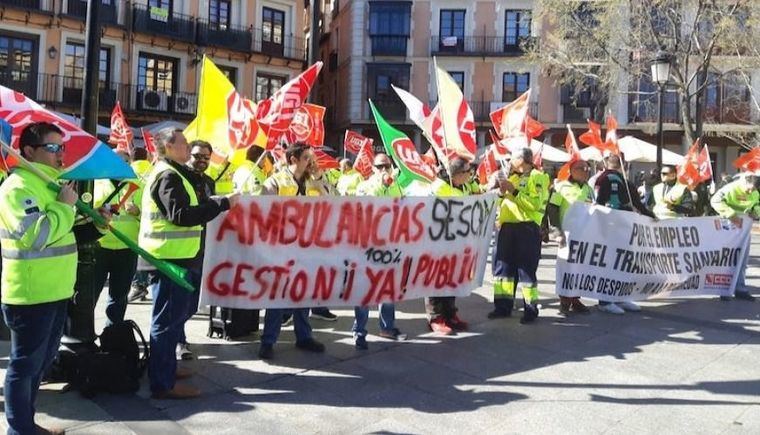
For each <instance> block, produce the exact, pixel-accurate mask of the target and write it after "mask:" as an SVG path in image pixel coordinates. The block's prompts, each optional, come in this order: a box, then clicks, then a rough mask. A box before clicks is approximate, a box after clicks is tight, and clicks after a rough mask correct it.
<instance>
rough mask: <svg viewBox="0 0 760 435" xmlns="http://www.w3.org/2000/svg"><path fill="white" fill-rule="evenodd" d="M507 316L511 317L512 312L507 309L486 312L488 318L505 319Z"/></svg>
mask: <svg viewBox="0 0 760 435" xmlns="http://www.w3.org/2000/svg"><path fill="white" fill-rule="evenodd" d="M507 317H512V313H510V312H509V311H504V310H493V311H491V312H490V313H488V318H489V319H491V320H493V319H506V318H507Z"/></svg>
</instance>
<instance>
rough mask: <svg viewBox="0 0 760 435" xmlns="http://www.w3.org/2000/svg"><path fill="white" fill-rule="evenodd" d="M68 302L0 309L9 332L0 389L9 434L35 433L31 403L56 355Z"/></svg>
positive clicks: (5, 306) (6, 306)
mask: <svg viewBox="0 0 760 435" xmlns="http://www.w3.org/2000/svg"><path fill="white" fill-rule="evenodd" d="M68 302H69V301H68V300H62V301H57V302H48V303H45V304H35V305H6V304H3V305H2V307H3V317H5V323H6V324H7V325H8V328H9V329H10V330H11V359H10V363H9V364H8V370H7V371H6V373H5V385H4V387H3V388H4V389H5V390H4V393H3V394H4V395H5V418H6V419H8V433H9V434H33V433H35V425H34V412H35V409H34V402H35V401H36V400H37V391H38V390H39V388H40V382H41V381H42V377H43V375H44V374H45V372H46V371H47V370H48V368H50V364H51V363H52V362H53V360H54V359H55V356H56V354H57V353H58V346H59V345H60V343H61V335H63V324H64V321H65V320H66V306H67V305H68Z"/></svg>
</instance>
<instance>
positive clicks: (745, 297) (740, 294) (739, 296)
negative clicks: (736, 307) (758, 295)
mask: <svg viewBox="0 0 760 435" xmlns="http://www.w3.org/2000/svg"><path fill="white" fill-rule="evenodd" d="M734 297H735V298H736V299H739V300H742V301H748V302H754V301H755V297H754V296H752V295H751V294H749V292H736V293H734Z"/></svg>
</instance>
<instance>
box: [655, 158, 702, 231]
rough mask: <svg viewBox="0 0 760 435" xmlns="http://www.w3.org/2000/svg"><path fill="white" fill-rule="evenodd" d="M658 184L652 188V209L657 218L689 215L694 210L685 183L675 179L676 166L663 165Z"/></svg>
mask: <svg viewBox="0 0 760 435" xmlns="http://www.w3.org/2000/svg"><path fill="white" fill-rule="evenodd" d="M660 180H661V181H662V182H661V183H660V184H658V185H656V186H654V188H653V189H652V196H653V197H654V207H653V208H652V211H653V212H654V215H655V216H657V219H674V218H678V217H684V216H691V215H692V214H693V212H694V205H695V204H694V199H693V198H692V196H691V192H690V191H689V189H688V188H687V187H686V185H685V184H681V183H679V182H678V180H676V168H674V167H673V166H663V167H662V170H661V171H660Z"/></svg>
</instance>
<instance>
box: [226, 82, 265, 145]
mask: <svg viewBox="0 0 760 435" xmlns="http://www.w3.org/2000/svg"><path fill="white" fill-rule="evenodd" d="M256 110H257V109H256V103H254V102H253V101H251V100H249V99H247V98H243V97H242V96H241V95H240V94H239V93H237V92H232V93H230V95H229V97H227V124H228V133H227V134H228V137H229V141H230V146H231V147H232V149H233V150H237V149H244V148H249V147H251V146H253V145H254V144H255V143H256V138H257V137H258V136H259V135H260V134H262V129H261V126H260V125H259V122H258V121H257V120H256ZM259 146H261V144H259Z"/></svg>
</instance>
